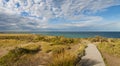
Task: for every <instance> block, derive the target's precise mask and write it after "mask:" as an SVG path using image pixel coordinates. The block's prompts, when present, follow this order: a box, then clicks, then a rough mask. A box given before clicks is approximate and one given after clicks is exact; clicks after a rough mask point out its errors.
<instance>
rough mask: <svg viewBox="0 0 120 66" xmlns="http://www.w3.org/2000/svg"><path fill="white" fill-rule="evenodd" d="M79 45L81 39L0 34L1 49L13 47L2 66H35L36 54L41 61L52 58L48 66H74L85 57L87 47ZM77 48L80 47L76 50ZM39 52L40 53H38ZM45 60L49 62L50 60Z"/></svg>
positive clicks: (0, 65)
mask: <svg viewBox="0 0 120 66" xmlns="http://www.w3.org/2000/svg"><path fill="white" fill-rule="evenodd" d="M79 43H80V39H75V38H74V39H73V38H65V37H61V36H42V35H35V34H0V48H2V49H4V48H8V47H12V48H11V50H10V51H9V52H8V53H7V54H6V55H3V56H2V57H1V58H0V66H18V65H23V66H24V65H25V64H27V66H29V64H30V63H31V62H32V63H34V64H35V61H32V60H35V53H36V55H37V54H38V55H37V57H38V58H39V56H42V58H41V57H40V59H44V56H47V57H48V58H52V59H51V61H50V62H49V63H48V64H47V65H48V66H74V65H75V64H76V62H77V60H78V59H79V57H82V56H83V55H84V49H85V45H82V44H81V45H80V44H79ZM74 46H75V47H74ZM76 46H79V47H78V48H77V49H75V48H76ZM4 50H5V49H4ZM38 51H40V52H39V53H37V52H38ZM49 52H50V53H49ZM49 54H50V56H49ZM45 60H47V61H49V59H45ZM45 60H42V62H43V61H44V62H45ZM25 61H26V62H25ZM24 62H25V63H24ZM40 62H41V60H40ZM46 63H47V62H46Z"/></svg>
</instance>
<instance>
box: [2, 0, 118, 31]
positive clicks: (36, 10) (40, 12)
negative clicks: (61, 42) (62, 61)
mask: <svg viewBox="0 0 120 66" xmlns="http://www.w3.org/2000/svg"><path fill="white" fill-rule="evenodd" d="M116 5H120V0H9V1H8V2H6V1H4V0H0V13H4V14H5V15H6V14H8V16H9V15H12V14H13V15H15V14H16V15H20V14H21V12H26V13H27V14H28V15H27V16H24V17H22V18H20V21H19V23H17V22H15V23H11V25H13V26H17V27H19V28H20V29H21V27H20V25H24V26H26V27H29V28H31V29H40V28H54V27H55V28H59V26H58V25H56V26H55V25H54V26H52V24H48V23H47V22H49V20H50V19H52V18H56V17H62V18H65V19H66V20H73V21H74V20H82V21H78V22H77V23H71V22H69V23H63V24H61V25H60V26H63V27H70V26H77V27H83V26H89V25H94V24H95V23H96V22H100V21H101V20H102V19H103V18H102V17H100V16H90V15H91V14H94V13H97V12H98V11H103V10H105V9H106V8H108V7H111V6H116ZM88 15H89V16H88ZM9 17H10V16H9ZM11 19H19V17H18V18H17V17H13V18H11ZM13 21H14V20H13ZM11 22H12V21H11ZM6 23H7V22H6ZM29 23H33V25H30V24H29ZM18 24H19V25H18ZM34 24H37V25H34Z"/></svg>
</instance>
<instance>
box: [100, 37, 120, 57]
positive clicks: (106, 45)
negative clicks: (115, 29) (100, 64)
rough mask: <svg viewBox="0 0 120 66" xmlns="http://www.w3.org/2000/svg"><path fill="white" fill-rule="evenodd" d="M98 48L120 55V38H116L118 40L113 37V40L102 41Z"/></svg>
mask: <svg viewBox="0 0 120 66" xmlns="http://www.w3.org/2000/svg"><path fill="white" fill-rule="evenodd" d="M98 48H99V49H100V50H101V51H104V52H107V53H109V54H112V55H114V56H119V57H120V40H119V39H116V40H114V39H112V40H111V42H102V43H100V44H98Z"/></svg>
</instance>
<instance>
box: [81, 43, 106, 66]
mask: <svg viewBox="0 0 120 66" xmlns="http://www.w3.org/2000/svg"><path fill="white" fill-rule="evenodd" d="M80 63H81V66H105V63H104V61H103V58H102V56H101V54H100V52H99V51H98V49H97V48H96V46H95V45H94V44H88V47H87V48H86V49H85V56H83V57H82V60H81V62H80Z"/></svg>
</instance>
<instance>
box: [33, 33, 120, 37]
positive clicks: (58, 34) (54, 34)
mask: <svg viewBox="0 0 120 66" xmlns="http://www.w3.org/2000/svg"><path fill="white" fill-rule="evenodd" d="M34 34H42V35H49V36H64V37H68V38H90V37H95V36H102V37H106V38H120V32H34Z"/></svg>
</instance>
